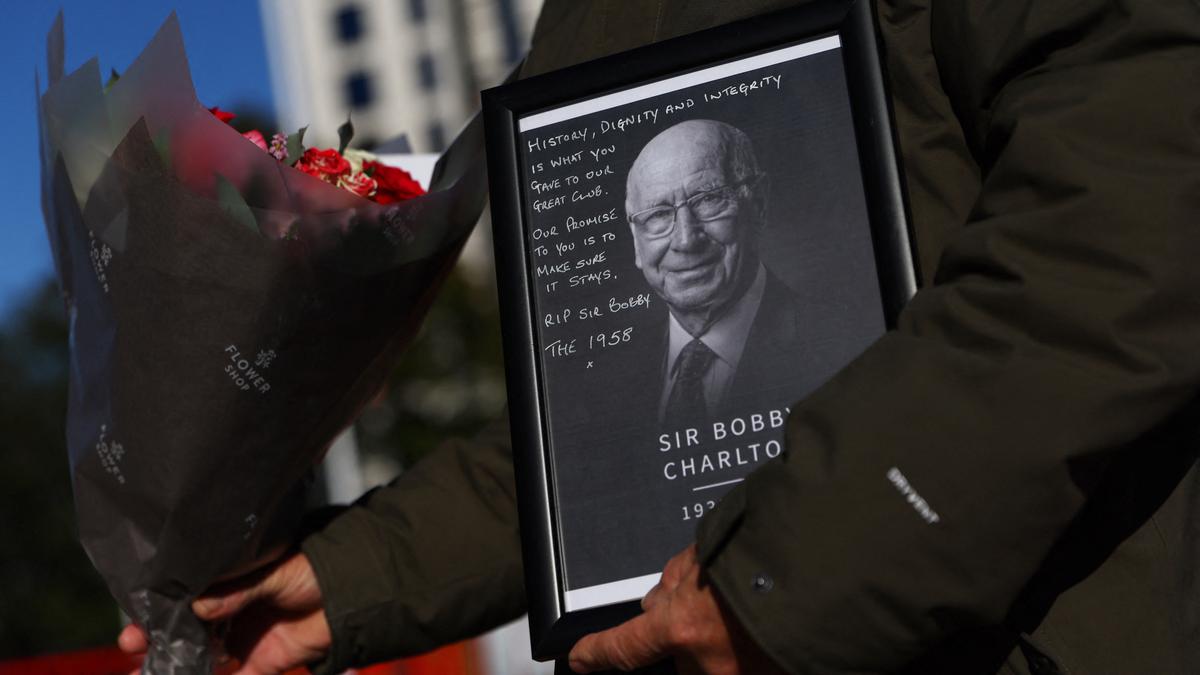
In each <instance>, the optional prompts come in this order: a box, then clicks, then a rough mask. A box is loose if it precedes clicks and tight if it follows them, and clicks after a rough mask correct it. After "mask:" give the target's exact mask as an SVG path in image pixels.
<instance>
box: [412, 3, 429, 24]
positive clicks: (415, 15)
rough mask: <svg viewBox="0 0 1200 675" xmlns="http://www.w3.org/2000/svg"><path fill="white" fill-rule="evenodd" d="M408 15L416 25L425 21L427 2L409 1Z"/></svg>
mask: <svg viewBox="0 0 1200 675" xmlns="http://www.w3.org/2000/svg"><path fill="white" fill-rule="evenodd" d="M408 15H409V16H410V17H412V20H413V21H414V22H415V23H421V22H423V21H425V0H408Z"/></svg>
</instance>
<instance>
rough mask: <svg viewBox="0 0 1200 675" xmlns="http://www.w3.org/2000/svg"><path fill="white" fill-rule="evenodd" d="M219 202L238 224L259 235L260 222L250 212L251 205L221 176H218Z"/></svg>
mask: <svg viewBox="0 0 1200 675" xmlns="http://www.w3.org/2000/svg"><path fill="white" fill-rule="evenodd" d="M217 202H218V203H220V205H221V208H223V209H225V212H226V213H228V214H229V217H230V218H233V219H234V220H236V221H237V222H239V223H241V224H242V225H245V226H246V227H247V228H248V229H249V230H251V231H252V232H254V233H255V234H258V221H256V220H255V219H254V212H253V211H251V210H250V205H249V204H247V203H246V200H245V199H242V194H241V193H240V192H238V189H237V188H236V187H234V185H233V183H230V182H229V179H227V178H225V177H224V176H222V175H221V174H217Z"/></svg>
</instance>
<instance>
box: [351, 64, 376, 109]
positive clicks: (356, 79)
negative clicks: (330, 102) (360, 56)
mask: <svg viewBox="0 0 1200 675" xmlns="http://www.w3.org/2000/svg"><path fill="white" fill-rule="evenodd" d="M345 89H346V103H347V104H349V106H350V107H351V108H355V109H357V108H365V107H367V106H369V105H371V103H372V102H373V101H374V100H375V86H374V84H373V83H372V81H371V76H370V75H368V74H367V73H365V72H363V71H361V70H360V71H357V72H354V73H351V74H350V75H348V76H347V77H346V84H345Z"/></svg>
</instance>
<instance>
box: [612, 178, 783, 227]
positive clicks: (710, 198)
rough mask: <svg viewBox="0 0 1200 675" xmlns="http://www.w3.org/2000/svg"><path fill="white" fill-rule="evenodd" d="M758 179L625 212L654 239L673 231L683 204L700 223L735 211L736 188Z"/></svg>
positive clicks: (736, 202)
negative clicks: (660, 204)
mask: <svg viewBox="0 0 1200 675" xmlns="http://www.w3.org/2000/svg"><path fill="white" fill-rule="evenodd" d="M759 178H760V176H753V177H751V178H747V179H746V180H742V181H738V182H737V183H732V184H730V185H722V186H721V187H716V188H713V189H711V190H705V191H704V192H697V193H696V194H694V195H692V196H691V197H688V198H687V199H685V200H683V201H682V202H681V203H679V204H674V205H671V206H667V205H663V206H654V207H651V208H648V209H645V210H644V211H638V212H637V213H632V214H630V215H629V222H630V223H632V224H633V226H634V227H636V228H637V229H638V231H639V232H641V233H642V234H643V235H645V236H647V237H650V238H651V239H658V238H661V237H665V236H667V235H669V234H671V233H672V232H673V231H674V230H675V221H676V220H678V217H677V214H678V213H679V209H681V208H685V207H686V208H687V210H688V211H690V212H691V213H692V216H693V217H694V218H695V219H696V220H698V221H700V222H702V223H707V222H709V221H713V220H719V219H721V218H725V217H727V216H730V215H732V214H733V213H735V212H736V211H737V206H738V195H737V191H738V189H740V188H741V187H743V186H746V185H753V184H755V183H757V182H758V179H759Z"/></svg>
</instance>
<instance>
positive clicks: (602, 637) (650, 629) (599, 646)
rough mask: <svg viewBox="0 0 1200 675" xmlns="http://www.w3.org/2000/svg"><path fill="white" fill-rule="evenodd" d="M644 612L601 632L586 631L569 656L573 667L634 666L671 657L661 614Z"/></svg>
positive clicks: (590, 669) (584, 669)
mask: <svg viewBox="0 0 1200 675" xmlns="http://www.w3.org/2000/svg"><path fill="white" fill-rule="evenodd" d="M658 616H660V613H658V612H655V613H653V614H642V615H641V616H638V617H635V618H633V619H630V620H629V621H626V622H625V623H623V624H621V625H620V626H617V627H616V628H610V629H609V630H606V631H603V632H601V633H593V634H591V635H585V636H584V637H583V639H581V640H580V641H579V642H577V643H576V644H575V647H574V648H573V649H571V653H570V655H569V656H568V658H569V660H570V665H571V670H574V671H575V672H577V673H590V672H593V671H597V670H610V669H614V668H615V669H618V670H633V669H634V668H642V667H645V666H649V665H653V664H655V663H658V662H659V661H661V660H663V659H664V658H666V657H667V655H668V654H667V651H666V639H665V638H666V636H665V634H664V633H663V632H662V630H661V626H660V622H659V621H658V619H657V617H658Z"/></svg>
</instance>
